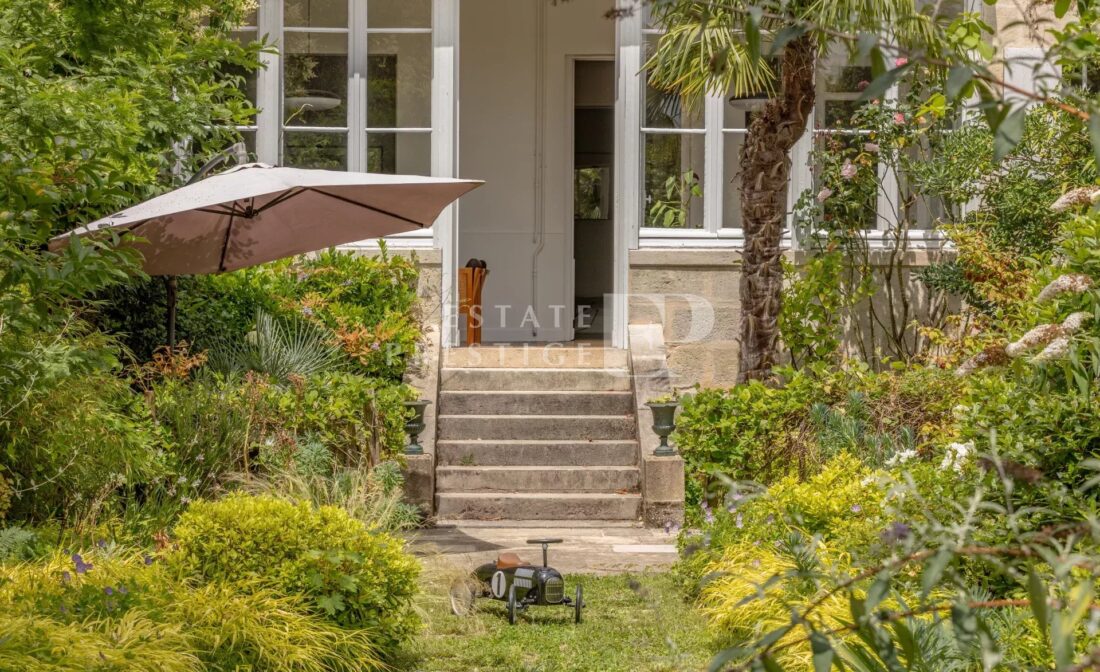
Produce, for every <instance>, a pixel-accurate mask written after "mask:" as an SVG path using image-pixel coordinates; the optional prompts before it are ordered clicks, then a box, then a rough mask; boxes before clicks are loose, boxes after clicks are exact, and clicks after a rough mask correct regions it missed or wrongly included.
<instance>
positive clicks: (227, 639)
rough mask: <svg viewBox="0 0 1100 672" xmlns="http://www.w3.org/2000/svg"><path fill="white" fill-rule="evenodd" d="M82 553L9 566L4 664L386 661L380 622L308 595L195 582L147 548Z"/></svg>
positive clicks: (305, 666)
mask: <svg viewBox="0 0 1100 672" xmlns="http://www.w3.org/2000/svg"><path fill="white" fill-rule="evenodd" d="M75 557H76V556H73V557H65V556H60V555H59V556H55V557H53V558H50V559H49V560H46V561H44V562H41V563H35V564H23V565H6V566H0V669H2V670H74V671H75V670H81V671H83V670H92V669H94V670H119V671H122V670H157V671H158V672H159V671H168V672H175V671H177V670H179V671H187V672H191V671H195V672H198V671H200V670H211V669H215V670H238V669H256V670H271V671H273V672H321V671H327V670H348V671H350V670H377V669H381V668H382V667H383V665H382V663H381V662H380V660H379V653H378V649H377V647H376V646H375V644H374V642H373V641H372V633H371V631H369V630H352V629H347V628H341V627H340V626H338V625H336V624H333V623H331V622H329V621H328V620H327V619H324V618H321V617H318V616H315V615H312V614H310V613H309V608H308V605H306V604H305V603H304V600H303V599H302V598H297V597H291V596H278V595H276V594H274V593H272V592H271V591H266V590H263V589H259V588H250V589H249V590H242V589H241V588H242V587H241V586H235V585H229V584H224V583H210V584H207V585H204V586H199V587H194V586H192V585H189V584H188V583H187V582H186V581H180V580H179V578H178V577H177V576H176V575H175V573H173V572H172V571H170V570H169V569H168V567H167V566H166V565H164V564H163V563H161V562H153V561H152V559H151V558H148V557H147V556H146V557H145V558H142V557H138V556H131V555H125V556H115V555H114V554H113V553H111V552H108V551H102V552H101V551H94V552H91V553H85V554H83V555H81V556H79V557H80V563H77V562H75V561H74V558H75ZM81 570H83V571H81Z"/></svg>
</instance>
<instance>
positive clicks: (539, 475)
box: [435, 466, 641, 494]
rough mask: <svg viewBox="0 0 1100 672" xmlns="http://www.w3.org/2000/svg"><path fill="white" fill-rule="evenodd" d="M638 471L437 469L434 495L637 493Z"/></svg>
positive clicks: (639, 478)
mask: <svg viewBox="0 0 1100 672" xmlns="http://www.w3.org/2000/svg"><path fill="white" fill-rule="evenodd" d="M640 484H641V472H640V471H639V470H638V468H637V467H544V466H538V467H533V466H522V467H520V466H516V467H461V466H460V467H439V468H437V469H436V471H435V487H436V492H470V491H477V492H539V491H543V492H546V491H550V492H604V493H620V494H621V493H627V492H637V491H638V488H639V487H640Z"/></svg>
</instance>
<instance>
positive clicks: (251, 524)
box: [172, 494, 419, 655]
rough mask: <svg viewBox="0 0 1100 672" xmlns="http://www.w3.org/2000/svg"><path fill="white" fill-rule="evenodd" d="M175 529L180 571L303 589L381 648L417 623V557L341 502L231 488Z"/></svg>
mask: <svg viewBox="0 0 1100 672" xmlns="http://www.w3.org/2000/svg"><path fill="white" fill-rule="evenodd" d="M175 537H176V541H177V543H178V545H179V550H178V552H177V553H176V554H174V555H173V556H172V558H173V563H174V564H175V565H176V566H177V567H178V568H179V570H180V571H181V572H182V573H183V574H184V575H186V576H191V577H194V578H197V579H201V580H205V581H226V582H230V583H232V584H233V585H238V586H241V587H242V588H248V587H262V588H268V589H271V590H274V591H276V592H277V593H279V594H281V595H300V596H305V597H306V598H307V599H308V600H309V602H310V605H311V608H312V610H313V611H314V612H316V613H318V614H324V615H326V616H327V617H329V618H331V619H332V620H334V621H335V622H337V623H339V624H341V625H344V626H349V627H356V628H366V629H367V630H369V631H370V632H371V633H372V636H373V639H374V641H375V642H376V643H377V645H378V646H379V650H380V651H382V652H384V653H385V654H387V655H388V654H391V653H393V651H395V650H396V648H397V646H398V645H399V644H400V643H401V642H403V641H404V640H405V639H407V638H408V637H409V636H410V635H411V634H412V633H413V632H414V631H415V629H416V625H417V617H416V615H415V614H414V613H413V611H412V609H411V604H410V603H411V600H412V597H413V595H414V594H415V592H416V578H417V575H418V573H419V564H418V562H417V561H416V559H415V558H413V557H412V556H411V555H408V554H407V553H405V551H404V550H403V547H402V543H401V542H400V541H398V540H396V539H394V538H393V537H390V536H389V535H386V534H384V533H380V532H373V531H370V530H368V529H367V528H366V527H364V526H363V524H362V523H360V522H359V521H357V520H354V519H352V518H351V517H349V516H348V514H347V513H346V512H345V511H343V510H341V509H337V508H335V507H328V506H323V507H319V508H314V507H312V506H311V505H310V504H308V503H301V504H292V503H289V502H287V501H285V500H281V499H277V498H275V497H270V496H258V497H250V496H247V495H242V494H236V495H231V496H229V497H227V498H226V499H224V500H221V501H218V502H200V503H197V504H194V505H193V506H192V507H191V508H190V509H189V510H188V511H187V512H186V513H185V514H184V515H183V516H182V517H181V518H180V522H179V525H177V526H176V529H175Z"/></svg>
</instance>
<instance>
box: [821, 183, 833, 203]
mask: <svg viewBox="0 0 1100 672" xmlns="http://www.w3.org/2000/svg"><path fill="white" fill-rule="evenodd" d="M832 195H833V190H832V189H830V188H829V187H822V189H821V191H819V192H817V202H818V203H824V202H825V201H826V200H828V198H829V197H830V196H832Z"/></svg>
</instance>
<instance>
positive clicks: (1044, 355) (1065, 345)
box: [1031, 336, 1069, 362]
mask: <svg viewBox="0 0 1100 672" xmlns="http://www.w3.org/2000/svg"><path fill="white" fill-rule="evenodd" d="M1067 352H1069V337H1068V336H1061V337H1059V338H1056V339H1054V340H1053V341H1051V342H1050V345H1048V346H1047V347H1045V348H1043V351H1042V352H1040V353H1039V354H1037V355H1035V357H1033V358H1032V360H1031V361H1033V362H1049V361H1051V360H1054V359H1061V358H1062V357H1064V356H1065V354H1066V353H1067Z"/></svg>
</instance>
